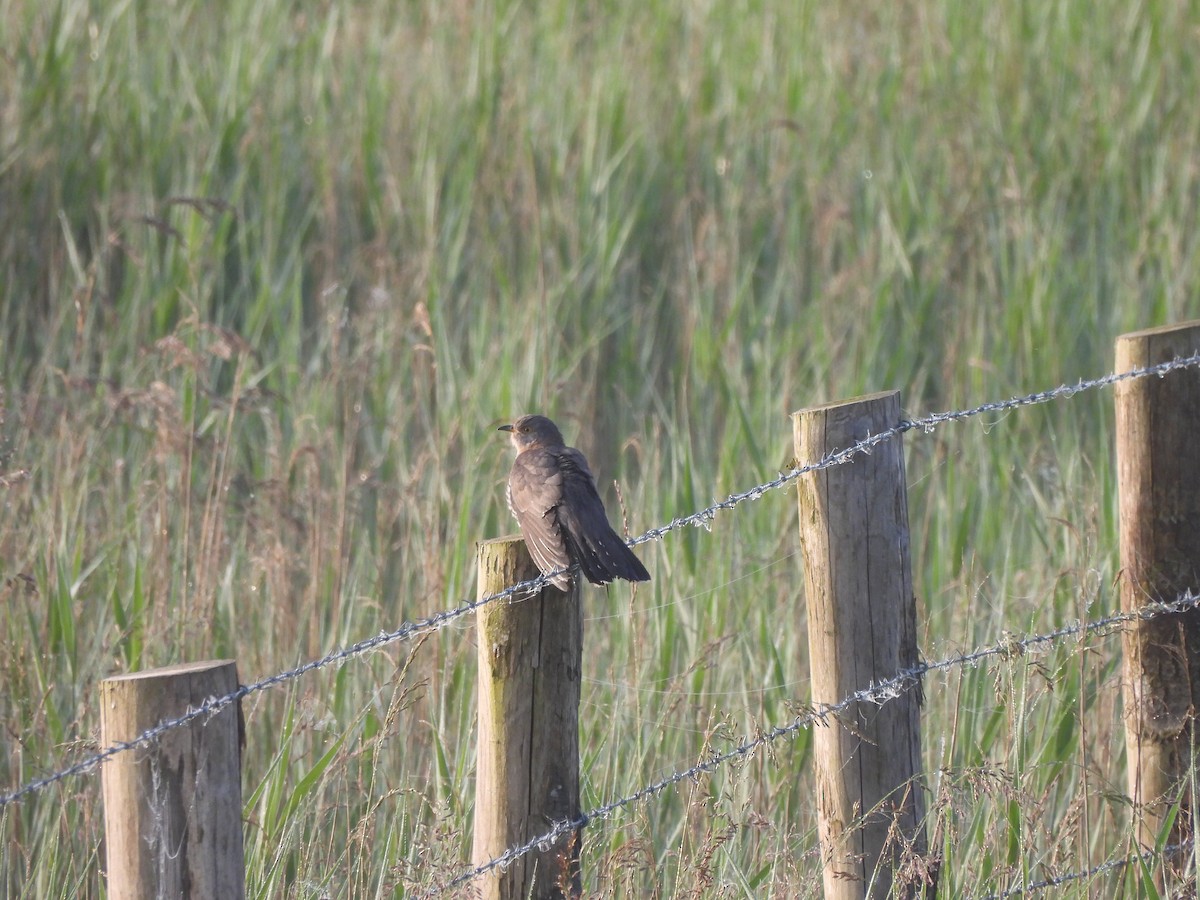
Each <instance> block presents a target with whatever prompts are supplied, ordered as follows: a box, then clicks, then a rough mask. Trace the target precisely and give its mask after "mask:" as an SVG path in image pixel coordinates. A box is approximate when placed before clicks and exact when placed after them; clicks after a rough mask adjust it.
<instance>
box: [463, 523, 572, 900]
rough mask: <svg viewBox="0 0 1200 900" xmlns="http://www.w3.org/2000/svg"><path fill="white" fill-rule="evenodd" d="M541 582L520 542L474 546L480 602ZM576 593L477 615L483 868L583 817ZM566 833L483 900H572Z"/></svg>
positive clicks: (492, 606) (496, 880)
mask: <svg viewBox="0 0 1200 900" xmlns="http://www.w3.org/2000/svg"><path fill="white" fill-rule="evenodd" d="M537 574H538V571H537V568H536V566H534V564H533V561H532V560H531V559H530V557H529V552H528V551H527V550H526V549H525V542H524V541H522V540H521V539H520V538H516V537H511V538H499V539H497V540H491V541H485V542H483V543H481V544H480V545H479V596H480V597H484V596H487V595H488V594H494V593H497V592H499V591H502V590H504V589H505V588H506V587H510V586H511V585H514V584H517V583H518V582H521V581H526V580H528V579H530V578H533V577H535V576H536V575H537ZM579 593H580V591H579V586H578V584H575V585H573V586H572V588H571V590H570V591H569V592H568V593H563V592H562V591H560V590H558V589H557V588H554V587H551V586H547V587H545V588H543V589H542V590H541V591H540V592H538V593H536V594H533V595H532V596H530V595H525V596H517V597H516V598H514V599H510V600H499V601H495V602H492V603H489V604H487V605H486V606H483V607H481V608H480V609H479V611H478V612H477V613H476V621H477V625H478V642H479V643H478V659H479V698H478V704H479V738H478V758H477V762H476V775H475V778H476V784H475V832H474V846H473V852H472V856H473V858H474V860H475V862H476V864H477V865H478V864H480V863H484V862H487V861H488V860H490V859H494V858H495V857H497V856H500V855H501V854H502V853H504V851H505V850H507V849H509V848H510V847H513V846H516V845H518V844H523V843H526V842H527V841H530V840H532V839H533V838H536V837H537V836H538V835H539V834H544V833H545V832H547V831H548V830H549V829H550V828H551V827H552V826H553V825H554V824H555V823H557V822H562V821H568V820H572V819H575V818H577V817H578V816H579V812H580V809H579V689H580V677H581V674H582V666H583V662H582V655H583V649H582V648H583V615H582V612H581V609H580V602H579ZM581 838H582V835H581V834H580V832H579V831H572V832H570V833H568V834H567V835H565V836H564V837H562V838H561V839H560V840H559V841H557V842H555V843H554V845H553V846H550V847H546V848H544V849H543V848H539V849H538V850H535V851H534V852H532V853H530V854H528V855H526V856H524V857H522V858H521V859H519V860H517V861H515V862H514V863H513V864H512V865H511V866H509V867H508V868H507V870H505V871H499V872H497V871H493V872H492V873H489V874H488V875H485V876H484V877H483V878H482V879H481V880H480V885H481V887H482V889H483V890H482V894H481V897H483V898H485V900H518V898H525V897H533V898H536V900H548V898H562V897H578V896H580V894H581V892H582V888H581V877H580V864H579V845H580V841H581Z"/></svg>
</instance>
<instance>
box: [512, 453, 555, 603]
mask: <svg viewBox="0 0 1200 900" xmlns="http://www.w3.org/2000/svg"><path fill="white" fill-rule="evenodd" d="M562 502H563V474H562V472H560V471H559V467H558V461H557V459H556V458H555V456H554V454H553V453H551V452H549V451H547V450H526V451H525V452H524V453H521V454H520V455H519V456H517V458H516V461H515V462H514V463H513V467H512V473H511V474H510V475H509V477H508V506H509V509H511V510H512V514H513V515H514V516H515V517H516V520H517V525H519V526H520V528H521V535H522V537H524V538H525V545H526V546H527V547H528V548H529V555H530V556H532V557H533V561H534V562H535V563H537V567H538V569H539V570H540V571H541V572H542V573H543V574H545V573H547V572H552V571H554V570H555V569H565V568H568V567H569V566H570V565H571V557H570V555H569V554H568V552H567V542H566V541H565V540H564V539H563V534H562V527H561V525H560V524H559V517H558V510H559V507H560V506H561V505H562ZM569 582H570V578H569V575H567V574H565V573H564V574H563V575H561V576H559V577H557V578H555V579H554V583H555V584H556V585H557V586H558V587H560V588H562V589H564V590H565V589H566V587H567V585H568V584H569Z"/></svg>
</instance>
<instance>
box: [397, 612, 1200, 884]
mask: <svg viewBox="0 0 1200 900" xmlns="http://www.w3.org/2000/svg"><path fill="white" fill-rule="evenodd" d="M1198 607H1200V594H1192V593H1191V592H1190V591H1189V592H1187V593H1186V594H1184V595H1183V596H1182V597H1179V598H1178V599H1176V600H1174V601H1172V602H1170V603H1160V602H1154V603H1147V604H1146V605H1144V606H1141V607H1139V608H1138V609H1136V610H1132V611H1130V612H1121V613H1114V614H1112V615H1110V616H1105V617H1104V618H1101V619H1096V620H1094V621H1088V622H1080V621H1076V622H1072V623H1070V624H1067V625H1064V626H1062V627H1061V628H1056V629H1054V630H1053V631H1048V632H1044V633H1042V634H1034V635H1027V636H1025V637H1016V636H1013V635H1007V636H1006V637H1004V638H1002V639H1001V640H999V641H997V642H996V643H994V644H991V645H989V646H986V647H982V648H979V649H976V650H972V651H970V652H968V653H961V654H958V655H956V656H951V657H948V658H946V659H942V660H939V661H938V662H932V663H929V662H926V663H921V664H919V665H916V666H913V667H912V668H909V669H904V670H901V671H900V672H898V673H897V674H896V675H895V676H894V677H892V678H889V679H887V680H885V681H881V682H878V683H875V684H871V685H869V686H867V687H865V688H863V689H862V690H859V691H855V692H854V693H853V694H850V695H849V696H847V697H845V698H844V699H842V700H840V701H838V702H837V703H834V704H832V705H829V704H822V705H821V706H820V707H819V708H815V709H812V710H811V711H809V712H806V713H804V714H803V715H800V716H797V717H796V718H795V719H793V720H792V721H791V722H790V723H789V724H787V725H778V726H776V727H774V728H771V729H769V730H767V731H764V732H762V733H761V734H759V735H757V736H756V737H753V738H750V739H748V740H746V741H744V742H742V743H741V744H738V745H737V746H736V747H734V748H733V749H731V750H726V751H724V752H722V753H714V754H712V755H710V756H709V757H708V758H706V759H704V760H702V761H700V762H699V763H697V764H696V765H694V766H691V767H690V768H687V769H681V770H679V771H676V772H673V773H672V774H670V775H668V776H667V777H666V778H662V779H660V780H659V781H655V782H653V783H651V784H649V785H646V786H645V787H643V788H640V789H638V790H636V791H634V792H633V793H632V794H629V795H628V796H625V797H622V798H620V799H619V800H613V801H612V802H610V803H606V804H604V805H603V806H599V807H597V808H596V809H593V810H591V811H590V812H586V813H583V814H582V815H580V816H579V817H578V818H576V819H572V820H564V821H562V822H558V823H556V824H555V825H554V826H552V827H551V828H550V830H549V831H547V832H545V833H544V834H540V835H538V836H537V837H535V838H533V839H532V840H530V841H527V842H526V843H524V844H519V845H517V846H515V847H510V848H509V849H508V850H506V851H505V852H504V853H502V854H501V855H500V856H497V857H493V858H492V859H490V860H488V861H487V862H484V863H480V864H479V865H477V866H475V867H474V868H472V869H469V870H467V871H466V872H462V873H460V874H459V875H456V876H455V877H454V878H452V879H451V880H450V881H447V882H444V883H442V884H439V885H435V886H434V887H433V888H431V889H430V890H428V891H426V892H425V893H423V894H419V895H417V896H418V897H421V898H426V897H435V896H437V895H439V894H442V893H444V892H445V891H448V890H451V889H453V888H456V887H458V886H460V885H463V884H466V883H467V882H468V881H472V880H474V879H475V878H478V877H479V876H480V875H485V874H487V873H488V872H490V871H492V870H494V869H500V870H501V871H503V870H504V869H506V868H507V867H508V866H510V865H512V863H514V862H516V861H517V860H518V859H520V858H521V857H522V856H525V855H526V854H527V853H531V852H532V851H533V850H534V849H541V848H545V847H550V846H552V845H553V844H554V843H555V842H556V841H557V840H558V839H559V838H561V837H563V836H564V835H566V834H568V833H570V832H572V831H575V830H577V829H579V828H583V827H584V826H585V825H587V824H588V823H589V822H594V821H597V820H600V819H606V818H608V817H609V816H611V815H612V814H613V813H615V812H617V811H619V810H621V809H623V808H624V807H626V806H632V805H634V804H636V803H640V802H641V801H643V800H646V799H648V798H650V797H653V796H655V795H657V794H660V793H662V792H663V791H665V790H666V789H667V788H669V787H671V786H672V785H675V784H678V783H679V782H681V781H688V780H691V779H695V778H698V777H699V776H701V775H705V774H708V773H711V772H714V771H716V770H717V769H718V768H720V767H721V766H722V765H724V764H725V763H727V762H731V761H733V760H735V759H744V758H745V757H746V756H748V755H749V754H750V753H751V752H752V751H755V750H757V749H759V748H760V747H764V746H766V745H767V744H770V743H773V742H775V741H776V740H778V739H779V738H782V737H793V736H794V735H796V734H797V733H798V732H800V731H802V730H804V729H805V728H808V727H809V726H811V725H813V724H814V723H818V722H819V723H822V724H824V723H825V722H826V720H827V719H828V718H829V717H830V716H832V715H836V714H837V713H840V712H842V711H844V710H845V709H847V708H849V707H850V706H852V705H854V704H856V703H874V704H875V705H877V706H882V705H883V704H884V703H887V702H888V701H889V700H892V699H895V698H896V697H898V696H900V694H902V693H903V692H904V691H907V690H910V689H911V688H913V687H915V686H916V685H918V684H919V683H920V681H921V678H922V677H923V676H925V675H927V674H929V673H930V672H945V671H949V670H951V669H957V668H960V667H963V666H973V665H976V664H977V663H979V662H982V661H983V660H985V659H989V658H991V657H999V658H1001V659H1013V658H1016V657H1019V656H1024V655H1025V654H1027V653H1030V652H1037V651H1038V650H1040V649H1042V648H1044V647H1046V646H1047V645H1051V644H1054V643H1056V642H1057V641H1060V640H1062V639H1064V638H1068V637H1072V636H1075V635H1083V634H1093V633H1096V632H1107V631H1108V630H1109V629H1112V628H1115V627H1117V626H1118V625H1122V624H1125V623H1127V622H1132V621H1134V620H1135V619H1153V618H1157V617H1158V616H1162V615H1167V614H1170V613H1181V612H1186V611H1188V610H1193V609H1196V608H1198ZM1080 877H1083V876H1080ZM1047 886H1051V885H1047Z"/></svg>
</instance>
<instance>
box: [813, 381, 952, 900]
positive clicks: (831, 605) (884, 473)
mask: <svg viewBox="0 0 1200 900" xmlns="http://www.w3.org/2000/svg"><path fill="white" fill-rule="evenodd" d="M899 421H900V395H899V393H897V392H895V391H892V392H887V393H881V394H872V395H870V396H866V397H860V398H858V399H856V400H851V401H847V402H845V403H831V404H828V405H825V406H818V407H813V408H811V409H805V410H801V411H800V412H797V413H793V415H792V424H793V431H794V439H795V452H796V458H797V460H798V461H799V462H800V463H801V464H808V463H812V462H816V461H818V460H820V459H821V458H823V457H824V456H826V455H828V454H829V453H832V452H836V451H838V450H842V449H845V448H846V447H849V446H850V445H851V444H853V443H854V442H855V441H858V440H861V439H862V438H864V437H866V436H867V435H869V434H878V433H880V432H882V431H884V430H886V429H888V428H891V427H894V426H895V425H896V424H897V423H898V422H899ZM798 483H799V506H800V546H801V548H802V550H803V551H804V591H805V600H806V602H807V605H808V646H809V665H810V667H811V670H812V699H813V703H814V705H816V706H818V707H819V706H820V705H821V704H826V703H827V704H832V703H837V702H838V701H840V700H842V699H843V698H845V697H847V696H848V695H850V694H852V693H854V692H855V691H857V690H861V689H863V688H866V687H868V686H870V684H871V683H872V682H876V681H883V680H885V679H889V678H893V677H894V676H895V675H896V674H897V673H898V672H899V671H900V670H902V669H906V668H909V667H911V666H914V665H916V663H917V643H916V601H915V598H914V596H913V587H912V573H911V567H910V563H909V536H908V497H907V493H906V490H905V483H904V454H903V445H902V443H901V440H900V437H899V435H897V436H896V437H894V438H892V439H890V440H887V441H884V442H882V443H880V444H877V445H876V446H875V447H873V448H872V450H871V452H870V454H869V455H868V454H865V453H864V454H861V455H859V456H856V457H854V458H853V460H851V461H850V462H847V463H844V464H842V465H838V466H833V467H832V468H828V469H824V470H822V471H818V472H812V473H810V474H807V475H804V476H801V478H800V479H799V482H798ZM920 702H921V701H920V692H919V691H916V690H912V691H908V692H906V693H904V694H903V695H901V696H900V697H897V698H896V699H894V700H890V701H888V702H887V703H885V704H883V705H882V706H878V705H875V704H872V703H859V704H857V705H856V706H852V707H850V708H849V709H848V710H846V711H845V712H843V713H841V714H839V715H838V717H837V720H836V721H834V720H832V719H831V720H830V722H829V723H828V725H829V727H818V728H816V729H815V731H814V734H813V743H814V767H815V775H816V782H817V813H818V833H819V836H820V841H821V854H822V858H823V860H824V882H825V897H826V900H833V898H846V900H848V898H861V897H867V896H870V897H887V896H910V897H911V896H917V895H920V894H921V893H923V892H925V893H928V894H932V893H933V890H934V885H932V884H928V883H926V884H922V883H921V879H920V878H917V877H913V878H911V879H910V878H907V877H905V876H902V874H901V873H900V872H899V871H898V869H899V867H900V866H901V864H902V862H903V861H904V860H903V858H904V857H905V856H906V854H907V855H909V858H910V860H911V858H912V855H916V856H918V857H919V856H920V855H922V854H923V853H924V852H925V825H924V817H925V798H924V795H923V794H922V790H923V788H922V786H921V784H920V782H919V780H918V778H919V775H920V773H921V771H922V767H921V732H920ZM893 891H894V892H895V893H893Z"/></svg>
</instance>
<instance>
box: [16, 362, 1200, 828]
mask: <svg viewBox="0 0 1200 900" xmlns="http://www.w3.org/2000/svg"><path fill="white" fill-rule="evenodd" d="M1196 365H1200V353H1197V354H1193V355H1192V356H1188V357H1182V358H1178V359H1173V360H1170V361H1169V362H1165V363H1159V364H1158V365H1154V366H1146V367H1144V368H1138V369H1130V370H1128V371H1125V372H1114V373H1111V374H1108V375H1105V376H1103V377H1101V378H1095V379H1092V380H1089V381H1082V380H1081V381H1079V382H1077V383H1076V384H1074V385H1065V384H1064V385H1061V386H1059V387H1057V388H1053V389H1051V390H1045V391H1037V392H1035V393H1032V394H1026V395H1024V396H1022V397H1012V398H1010V399H1008V400H998V401H993V402H991V403H984V404H981V405H979V406H975V407H971V408H970V409H962V410H955V411H951V412H941V413H933V414H931V415H928V416H924V417H922V418H919V419H913V420H904V421H901V422H900V423H899V424H897V425H895V426H893V427H891V428H888V429H885V430H884V431H881V432H879V433H878V434H873V435H867V436H866V437H865V438H863V439H862V440H860V441H857V442H855V443H854V444H851V445H850V446H849V447H847V448H845V449H844V450H839V451H836V452H834V453H830V454H828V455H827V456H825V457H824V458H822V459H821V460H819V461H817V462H815V463H810V464H807V465H803V466H798V467H796V468H794V469H792V470H790V471H788V472H784V473H782V474H781V475H780V476H779V477H778V478H774V479H772V480H770V481H767V482H764V483H763V484H759V485H756V486H755V487H752V488H750V489H749V490H746V491H741V492H740V493H734V494H730V495H729V496H728V497H726V498H725V499H724V500H720V501H718V502H716V503H714V504H712V505H711V506H709V507H707V508H705V509H702V510H700V511H699V512H695V513H692V514H691V515H689V516H683V517H679V518H675V519H672V520H671V521H670V522H668V523H667V524H666V525H662V526H660V527H658V528H651V529H650V530H649V531H647V532H645V533H644V534H642V535H639V536H638V537H636V538H634V539H633V540H631V541H629V542H628V543H629V546H631V547H634V546H637V545H638V544H644V543H646V542H647V541H652V540H661V539H662V538H663V537H664V536H666V535H667V534H669V533H670V532H672V531H678V530H679V529H681V528H684V527H686V526H688V525H698V526H703V527H704V528H706V529H707V528H709V526H710V523H711V522H712V520H713V518H714V517H715V516H716V514H717V513H718V512H719V511H721V510H729V509H733V508H734V507H736V506H738V505H739V504H741V503H743V502H745V501H747V500H758V499H760V498H761V497H763V495H765V494H766V493H768V492H769V491H773V490H776V489H778V488H781V487H784V486H785V485H788V484H790V483H791V482H793V481H795V480H796V479H797V478H799V477H800V476H802V475H806V474H808V473H810V472H816V471H820V470H823V469H829V468H832V467H833V466H839V465H842V464H843V463H846V462H849V461H850V460H851V459H853V458H854V457H855V456H857V455H858V454H860V453H870V452H871V450H872V448H874V447H875V446H876V445H878V444H881V443H883V442H884V441H887V440H891V439H892V438H894V437H897V436H898V435H901V434H904V433H905V432H907V431H913V430H918V429H919V430H921V431H924V432H925V433H929V432H931V431H933V429H934V428H935V427H937V426H938V425H940V424H942V423H945V422H957V421H961V420H963V419H969V418H972V417H974V416H978V415H982V414H984V413H988V412H1001V411H1007V410H1012V409H1018V408H1020V407H1024V406H1033V405H1036V404H1039V403H1047V402H1049V401H1051V400H1058V399H1062V398H1068V397H1074V396H1075V395H1076V394H1078V393H1081V392H1083V391H1087V390H1092V389H1095V388H1102V387H1108V386H1110V385H1113V384H1116V383H1118V382H1121V381H1127V380H1131V379H1135V378H1145V377H1147V376H1150V375H1158V376H1159V377H1162V376H1165V375H1166V374H1168V373H1169V372H1173V371H1175V370H1177V369H1185V368H1190V367H1193V366H1196ZM563 571H564V570H563V569H558V570H555V571H553V572H549V573H546V574H543V575H539V576H538V577H537V578H533V579H530V580H529V581H524V582H521V583H519V584H515V585H512V586H511V587H508V588H505V589H504V590H503V591H499V592H497V593H495V594H489V595H487V596H485V597H480V598H479V599H476V600H469V601H465V602H463V603H461V604H460V605H458V606H456V607H454V608H452V609H448V610H444V611H442V612H439V613H435V614H434V615H432V616H429V617H427V618H423V619H415V620H413V621H412V622H407V623H405V624H404V625H401V626H400V627H399V628H397V629H395V630H394V631H383V632H380V633H379V634H377V635H375V636H374V637H371V638H366V639H364V640H361V641H359V642H358V643H355V644H351V645H350V646H348V647H345V648H342V649H339V650H333V651H331V652H330V653H328V654H326V655H325V656H322V657H321V658H319V659H314V660H311V661H309V662H307V663H304V664H303V665H301V666H298V667H296V668H294V669H289V670H287V671H284V672H280V673H278V674H276V675H271V676H269V677H267V678H264V679H262V680H261V681H256V682H254V683H252V684H247V685H242V686H241V687H239V688H238V689H237V690H236V691H233V692H231V693H229V694H226V695H225V696H223V697H214V698H211V699H209V700H207V701H205V702H204V703H202V704H200V705H199V706H197V707H195V708H194V709H189V710H188V711H187V712H186V713H184V714H183V715H181V716H178V717H177V718H174V719H165V720H163V721H162V722H160V723H159V724H158V725H155V726H154V727H152V728H149V729H147V730H146V731H144V732H142V733H141V734H140V735H138V736H137V737H136V738H134V739H133V740H131V741H121V742H118V743H114V744H112V745H110V746H108V747H105V748H104V749H103V750H100V751H99V752H97V753H95V754H93V755H92V756H89V757H86V758H85V759H82V760H80V761H78V762H76V763H74V764H73V765H71V766H68V767H66V768H65V769H62V770H60V771H57V772H55V773H53V774H51V775H46V776H43V777H41V778H35V779H33V780H32V781H29V782H26V783H25V784H24V785H22V786H21V787H19V788H17V789H16V790H14V791H12V792H11V793H7V794H0V810H2V809H4V808H5V807H6V806H8V805H9V804H11V803H16V802H17V801H19V800H21V799H22V798H24V797H26V796H28V795H29V794H32V793H35V792H36V791H40V790H42V789H44V788H47V787H49V786H50V785H53V784H57V783H58V782H60V781H63V780H64V779H66V778H70V777H72V776H75V775H82V774H84V773H86V772H90V771H92V770H94V769H96V768H97V767H99V766H100V765H101V764H102V763H104V762H105V761H107V760H109V759H111V758H112V757H114V756H116V755H117V754H119V753H124V752H126V751H128V750H134V749H137V748H138V747H144V746H147V745H148V744H150V743H151V742H152V741H154V740H156V739H157V738H159V737H160V736H162V735H163V734H164V733H166V732H167V731H170V730H172V729H174V728H179V727H181V726H183V725H186V724H188V723H189V722H192V721H194V720H196V719H198V718H200V717H202V716H208V715H212V714H214V713H216V712H219V711H220V710H222V709H224V708H225V707H227V706H229V705H230V704H232V703H236V702H237V701H238V700H241V699H242V698H244V697H247V696H249V695H250V694H253V693H256V692H258V691H263V690H266V689H267V688H271V687H275V686H276V685H279V684H283V683H285V682H288V681H291V680H293V679H295V678H299V677H300V676H301V675H306V674H308V673H309V672H313V671H316V670H317V669H323V668H325V667H327V666H331V665H335V664H337V663H341V662H344V661H346V660H348V659H351V658H353V657H357V656H361V655H363V654H365V653H368V652H370V651H371V650H376V649H378V648H380V647H383V646H386V645H388V644H391V643H394V642H396V641H400V640H407V639H409V638H412V637H415V636H417V635H420V634H425V633H427V632H433V631H438V630H440V629H442V628H444V627H446V626H447V625H449V624H450V623H451V622H453V621H455V620H456V619H459V618H461V617H462V616H465V615H466V614H467V613H470V612H474V611H475V610H477V609H479V608H480V607H482V606H485V605H487V604H488V603H492V602H494V601H496V600H502V599H506V598H509V597H514V596H516V595H518V594H526V593H532V592H533V591H536V590H538V589H540V588H541V587H542V586H544V585H545V584H547V583H548V582H549V581H550V579H552V578H554V577H555V576H556V575H559V574H561V573H562V572H563Z"/></svg>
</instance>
